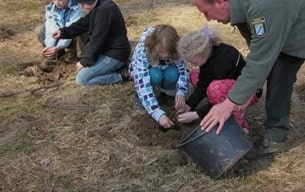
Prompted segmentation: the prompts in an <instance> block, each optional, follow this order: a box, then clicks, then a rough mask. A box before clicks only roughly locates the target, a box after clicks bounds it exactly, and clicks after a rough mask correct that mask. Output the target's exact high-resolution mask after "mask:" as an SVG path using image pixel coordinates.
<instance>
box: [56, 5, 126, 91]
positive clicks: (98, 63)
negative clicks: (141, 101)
mask: <svg viewBox="0 0 305 192" xmlns="http://www.w3.org/2000/svg"><path fill="white" fill-rule="evenodd" d="M78 3H80V4H81V6H82V9H83V10H84V11H85V12H86V15H85V16H84V17H82V18H81V19H79V20H78V21H77V22H75V23H73V24H72V25H70V26H69V27H64V28H60V29H59V30H57V31H55V32H54V33H53V37H54V38H55V39H67V38H68V39H69V38H73V37H76V36H78V35H81V34H83V33H88V38H89V40H88V43H87V44H86V46H85V49H84V55H83V57H82V58H81V59H80V61H79V62H77V63H76V68H77V70H78V73H77V76H76V83H77V84H78V85H84V86H92V85H109V84H114V83H119V82H122V81H124V80H128V79H129V73H128V67H127V64H128V58H129V55H130V52H131V47H130V43H129V40H128V37H127V29H126V25H125V21H124V18H123V15H122V13H121V10H120V8H119V7H118V5H117V4H115V3H114V2H113V1H112V0H78Z"/></svg>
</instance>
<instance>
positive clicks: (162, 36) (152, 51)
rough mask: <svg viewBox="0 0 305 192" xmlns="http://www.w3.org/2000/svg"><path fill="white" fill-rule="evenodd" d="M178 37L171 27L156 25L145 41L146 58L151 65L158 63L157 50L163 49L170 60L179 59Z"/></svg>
mask: <svg viewBox="0 0 305 192" xmlns="http://www.w3.org/2000/svg"><path fill="white" fill-rule="evenodd" d="M179 39H180V38H179V35H178V33H177V31H176V29H175V28H174V27H173V26H171V25H165V24H162V25H157V26H156V27H155V30H154V31H153V32H152V34H151V35H149V36H148V37H147V38H146V40H145V47H146V48H147V52H148V58H149V59H150V60H151V62H152V63H153V64H155V63H158V61H159V58H158V49H159V48H162V49H165V50H166V51H167V52H168V53H169V55H170V58H171V59H172V60H178V59H179V58H180V56H179V54H178V50H177V46H178V42H179Z"/></svg>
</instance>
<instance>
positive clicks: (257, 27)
mask: <svg viewBox="0 0 305 192" xmlns="http://www.w3.org/2000/svg"><path fill="white" fill-rule="evenodd" d="M251 24H252V26H253V29H254V32H255V34H256V35H257V36H259V37H263V36H264V35H265V34H266V33H267V24H266V19H265V17H257V18H254V19H251Z"/></svg>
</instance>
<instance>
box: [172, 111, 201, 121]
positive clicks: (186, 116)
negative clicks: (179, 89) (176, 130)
mask: <svg viewBox="0 0 305 192" xmlns="http://www.w3.org/2000/svg"><path fill="white" fill-rule="evenodd" d="M196 119H199V116H198V114H197V112H195V111H192V112H185V113H182V114H179V115H178V116H177V120H178V121H179V122H180V123H190V122H192V121H194V120H196Z"/></svg>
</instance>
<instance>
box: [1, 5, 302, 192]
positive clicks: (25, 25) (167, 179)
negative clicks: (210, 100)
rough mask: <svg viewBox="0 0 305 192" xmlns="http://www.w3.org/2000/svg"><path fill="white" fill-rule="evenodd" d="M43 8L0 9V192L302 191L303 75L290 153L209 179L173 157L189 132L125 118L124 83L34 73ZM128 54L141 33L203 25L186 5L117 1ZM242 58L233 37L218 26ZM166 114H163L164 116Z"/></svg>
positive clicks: (60, 66)
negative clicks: (80, 82)
mask: <svg viewBox="0 0 305 192" xmlns="http://www.w3.org/2000/svg"><path fill="white" fill-rule="evenodd" d="M48 2H49V1H47V0H22V1H20V0H0V16H1V22H0V191H4V192H8V191H10V192H11V191H16V192H23V191H39V192H40V191H56V192H57V191H58V192H61V191H90V192H91V191H102V192H104V191H105V192H110V191H113V192H120V191H122V192H125V191H128V192H129V191H130V192H146V191H147V192H151V191H156V192H159V191H160V192H161V191H162V192H163V191H166V192H178V191H179V192H191V191H194V192H197V191H198V192H202V191H207V192H242V191H253V192H268V191H279V192H286V191H287V192H288V191H289V192H303V191H305V184H304V181H305V143H304V140H303V135H304V127H305V125H304V124H305V120H304V115H305V105H304V102H305V99H304V96H305V94H304V92H305V91H304V90H305V86H304V83H305V78H304V73H305V71H304V70H305V68H304V66H303V67H302V68H301V70H300V72H299V74H298V81H297V82H296V85H295V92H294V95H293V100H292V110H291V135H290V140H292V141H294V147H293V148H292V149H290V150H289V151H288V152H286V153H282V154H277V155H274V156H267V157H264V158H260V159H257V160H246V159H243V160H241V161H240V162H238V164H236V166H234V167H233V168H232V169H231V170H229V171H228V172H227V173H226V174H225V175H224V176H223V177H221V178H220V179H218V180H212V179H210V178H209V177H208V176H207V175H206V174H205V173H204V172H202V171H201V170H200V167H198V166H197V165H196V164H194V163H193V162H192V160H191V159H190V158H189V157H188V156H187V155H186V154H185V153H184V152H183V151H182V150H179V149H177V148H175V145H176V143H177V142H179V141H181V140H182V139H183V138H184V137H185V136H186V135H187V134H188V133H189V132H190V131H192V130H193V129H194V127H196V125H197V124H196V123H194V124H191V125H188V126H186V125H180V128H181V130H180V131H179V130H171V131H168V132H166V133H164V132H161V131H159V130H158V126H157V125H156V123H155V122H154V121H153V120H152V119H151V118H150V117H149V116H148V115H146V114H145V113H143V112H141V111H135V110H133V102H134V91H133V83H132V82H126V83H123V84H118V85H111V86H96V87H80V86H77V85H76V84H75V82H74V78H75V74H76V71H75V65H74V64H73V63H66V62H62V61H58V63H57V64H56V65H54V66H53V67H52V69H51V70H50V71H48V72H45V71H42V70H40V68H39V67H38V65H39V64H40V63H41V62H42V58H41V57H40V55H39V52H40V50H41V46H40V44H39V43H38V41H37V39H36V37H35V35H34V29H35V27H36V26H37V25H39V24H41V23H42V22H43V21H44V6H45V4H46V3H48ZM116 2H117V3H118V4H119V6H120V8H121V9H122V12H123V14H124V17H125V19H126V24H127V27H128V36H129V39H130V41H131V43H132V45H134V44H135V43H136V42H137V41H138V39H139V36H140V34H141V33H142V32H143V30H144V29H145V28H146V27H147V26H148V25H156V24H161V23H162V24H171V25H173V26H174V27H176V29H177V30H178V32H179V34H180V35H183V34H184V33H185V32H187V31H190V30H197V29H199V28H200V27H201V26H202V25H204V24H205V23H207V22H206V21H205V19H204V18H203V16H202V15H201V14H200V13H199V11H197V9H196V8H195V7H194V6H193V5H192V3H191V1H190V0H168V1H162V0H116ZM219 27H220V29H221V31H222V33H223V37H224V41H225V42H226V43H230V44H233V45H234V46H235V47H237V48H238V49H239V50H240V51H241V52H242V53H243V54H244V56H246V55H247V53H248V49H247V47H246V45H245V42H244V40H243V39H242V38H241V37H240V34H239V33H238V31H237V30H235V29H234V28H233V27H231V26H229V25H220V26H219ZM168 110H170V109H168ZM246 115H247V119H248V121H249V124H250V125H251V126H252V128H253V129H254V131H253V133H252V134H251V135H250V136H251V138H252V139H253V141H254V142H256V141H259V140H260V139H261V135H262V133H263V131H264V130H263V121H264V119H265V113H264V96H263V98H262V99H261V100H260V102H259V103H258V104H257V105H256V106H255V107H253V108H250V109H249V110H248V111H247V114H246Z"/></svg>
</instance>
